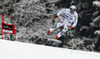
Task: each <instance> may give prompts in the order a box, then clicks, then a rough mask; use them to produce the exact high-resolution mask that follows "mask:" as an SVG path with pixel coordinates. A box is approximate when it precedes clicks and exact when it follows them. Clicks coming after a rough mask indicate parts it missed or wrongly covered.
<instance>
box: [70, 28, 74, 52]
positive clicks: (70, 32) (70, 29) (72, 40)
mask: <svg viewBox="0 0 100 59" xmlns="http://www.w3.org/2000/svg"><path fill="white" fill-rule="evenodd" d="M70 34H72V31H71V29H70ZM71 39H72V50H73V49H74V39H73V38H72V37H71ZM71 53H72V51H71Z"/></svg>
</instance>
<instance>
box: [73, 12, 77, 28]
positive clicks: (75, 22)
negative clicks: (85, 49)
mask: <svg viewBox="0 0 100 59" xmlns="http://www.w3.org/2000/svg"><path fill="white" fill-rule="evenodd" d="M77 22H78V14H77V15H76V17H75V21H74V24H73V25H72V27H73V28H74V27H75V26H76V25H77Z"/></svg>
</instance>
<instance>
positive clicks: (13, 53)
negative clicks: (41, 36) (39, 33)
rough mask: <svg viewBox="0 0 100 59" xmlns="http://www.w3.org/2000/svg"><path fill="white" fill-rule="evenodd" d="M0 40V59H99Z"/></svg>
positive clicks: (98, 58) (95, 55) (97, 55)
mask: <svg viewBox="0 0 100 59" xmlns="http://www.w3.org/2000/svg"><path fill="white" fill-rule="evenodd" d="M71 51H72V50H70V49H64V48H55V47H48V46H42V45H35V44H29V43H21V42H17V41H15V42H12V41H6V40H2V39H0V59H100V53H95V52H85V51H78V50H73V51H72V53H71Z"/></svg>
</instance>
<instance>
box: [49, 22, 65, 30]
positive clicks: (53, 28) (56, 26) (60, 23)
mask: <svg viewBox="0 0 100 59" xmlns="http://www.w3.org/2000/svg"><path fill="white" fill-rule="evenodd" d="M63 25H64V24H63V21H59V22H58V24H56V25H54V26H53V27H51V28H50V29H49V31H50V32H52V31H54V30H55V29H57V28H59V27H61V26H63Z"/></svg>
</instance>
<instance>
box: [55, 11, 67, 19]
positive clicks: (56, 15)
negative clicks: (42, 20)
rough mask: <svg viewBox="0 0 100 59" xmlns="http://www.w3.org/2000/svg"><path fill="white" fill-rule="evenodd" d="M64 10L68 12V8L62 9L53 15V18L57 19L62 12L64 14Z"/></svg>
mask: <svg viewBox="0 0 100 59" xmlns="http://www.w3.org/2000/svg"><path fill="white" fill-rule="evenodd" d="M64 12H66V9H62V10H61V11H59V12H58V13H57V14H55V15H54V16H53V19H56V18H57V17H58V16H60V14H62V13H64Z"/></svg>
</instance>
